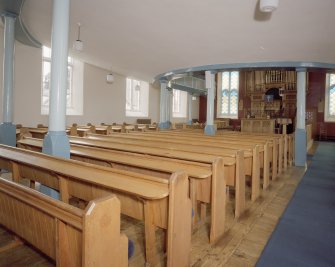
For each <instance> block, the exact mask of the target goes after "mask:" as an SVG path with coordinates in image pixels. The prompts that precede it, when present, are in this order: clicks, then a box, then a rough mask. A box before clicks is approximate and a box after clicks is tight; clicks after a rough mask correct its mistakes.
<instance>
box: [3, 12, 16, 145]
mask: <svg viewBox="0 0 335 267" xmlns="http://www.w3.org/2000/svg"><path fill="white" fill-rule="evenodd" d="M4 20H5V30H4V56H3V89H2V90H3V91H2V92H3V94H2V104H3V105H2V114H3V123H1V124H0V143H1V144H5V145H9V146H16V126H15V125H14V124H13V80H14V42H15V20H16V17H14V16H10V15H5V17H4Z"/></svg>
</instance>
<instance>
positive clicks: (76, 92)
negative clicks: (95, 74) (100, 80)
mask: <svg viewBox="0 0 335 267" xmlns="http://www.w3.org/2000/svg"><path fill="white" fill-rule="evenodd" d="M42 53H43V54H42V97H41V114H42V115H48V114H49V101H50V100H49V99H50V85H51V84H50V78H51V49H50V48H48V47H45V46H43V49H42ZM83 68H84V66H83V63H82V62H80V61H78V60H75V59H73V58H71V57H68V67H67V70H68V75H67V90H66V114H67V115H82V114H83Z"/></svg>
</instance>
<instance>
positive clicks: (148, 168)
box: [18, 138, 235, 243]
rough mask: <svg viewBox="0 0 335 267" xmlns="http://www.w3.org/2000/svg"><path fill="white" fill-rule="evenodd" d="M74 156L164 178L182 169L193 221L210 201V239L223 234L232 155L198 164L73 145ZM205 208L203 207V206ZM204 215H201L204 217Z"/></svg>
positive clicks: (29, 144) (30, 141)
mask: <svg viewBox="0 0 335 267" xmlns="http://www.w3.org/2000/svg"><path fill="white" fill-rule="evenodd" d="M42 145H43V144H42V140H41V139H34V138H24V139H22V140H19V141H18V146H19V147H21V148H25V149H30V150H34V151H38V152H40V151H42ZM70 152H71V159H75V160H80V161H85V162H89V163H94V164H99V165H103V166H110V167H112V168H117V169H124V170H131V171H134V172H140V173H144V174H150V175H154V176H159V177H163V178H168V177H170V176H171V175H172V174H173V173H174V172H177V171H180V170H183V171H185V172H186V173H187V174H188V176H189V178H190V197H191V201H192V206H193V210H194V213H195V214H194V223H195V222H197V219H198V216H197V210H198V205H197V201H199V202H201V203H210V204H211V230H210V238H209V239H210V242H211V243H214V242H215V241H217V240H218V239H219V238H220V237H221V236H222V235H223V233H224V226H225V224H224V222H225V202H226V181H225V179H224V165H226V166H233V165H235V161H234V160H233V159H232V158H219V157H213V159H212V162H211V163H210V164H204V163H197V162H191V161H185V160H179V159H170V158H162V157H158V156H149V155H143V154H136V153H129V152H122V151H111V150H106V149H100V148H94V147H88V146H79V145H73V144H72V145H71V151H70ZM202 210H203V209H202ZM203 217H204V214H202V219H204V218H203Z"/></svg>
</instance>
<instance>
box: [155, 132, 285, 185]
mask: <svg viewBox="0 0 335 267" xmlns="http://www.w3.org/2000/svg"><path fill="white" fill-rule="evenodd" d="M161 134H164V135H173V136H181V135H182V136H184V137H186V136H187V137H196V138H198V140H200V138H202V139H206V140H210V139H212V140H215V141H226V140H228V139H229V140H235V141H238V142H242V141H244V142H248V143H254V144H262V143H264V142H268V143H269V146H268V148H269V149H270V152H269V153H268V154H269V160H270V163H271V164H272V179H275V178H276V177H277V175H278V174H280V173H281V172H282V167H284V169H286V168H285V162H287V161H285V151H286V150H287V146H286V144H287V142H285V139H284V137H285V136H280V135H267V134H264V135H254V134H250V133H240V132H229V131H224V132H222V131H221V132H218V135H215V136H207V135H204V134H203V133H202V132H198V131H194V130H192V131H189V130H188V131H178V132H176V131H165V132H161ZM285 148H286V149H285ZM271 150H272V153H271ZM283 163H284V165H283ZM286 167H287V165H286Z"/></svg>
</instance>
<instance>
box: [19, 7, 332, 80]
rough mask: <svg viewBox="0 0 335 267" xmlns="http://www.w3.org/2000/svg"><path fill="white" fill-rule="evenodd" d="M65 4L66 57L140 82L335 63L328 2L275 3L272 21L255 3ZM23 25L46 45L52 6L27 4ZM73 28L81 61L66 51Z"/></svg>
mask: <svg viewBox="0 0 335 267" xmlns="http://www.w3.org/2000/svg"><path fill="white" fill-rule="evenodd" d="M54 1H56V0H54ZM70 2H71V11H70V12H71V13H70V33H69V48H70V50H69V51H70V54H73V55H74V54H75V55H76V56H77V57H80V58H81V59H83V60H84V61H86V62H88V63H91V64H94V65H97V66H100V67H102V68H106V69H110V68H111V67H112V69H113V71H115V72H118V73H121V74H124V75H128V76H132V77H136V78H139V79H144V80H148V81H151V80H152V79H153V78H154V77H155V76H156V75H158V74H161V73H164V72H168V71H171V70H174V69H179V68H188V67H194V66H200V65H211V64H229V63H249V62H262V61H303V62H324V63H335V27H334V10H335V1H334V0H279V7H278V9H277V10H276V11H275V12H274V13H273V14H271V15H270V16H265V15H264V14H262V13H260V12H259V11H258V0H203V1H200V0H142V1H139V0H71V1H70ZM22 18H23V21H24V22H25V25H26V26H27V28H28V29H29V31H30V33H31V34H32V35H33V36H34V37H36V38H37V40H39V41H40V42H42V43H43V44H46V45H50V34H51V19H52V0H26V3H25V5H24V8H23V11H22ZM78 22H80V23H81V24H82V27H81V39H82V41H83V42H84V51H83V52H81V53H78V52H75V51H73V50H72V42H73V41H74V40H75V39H76V38H77V23H78Z"/></svg>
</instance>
